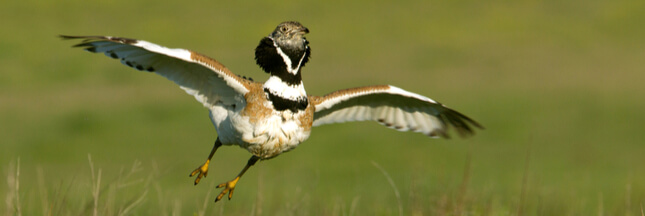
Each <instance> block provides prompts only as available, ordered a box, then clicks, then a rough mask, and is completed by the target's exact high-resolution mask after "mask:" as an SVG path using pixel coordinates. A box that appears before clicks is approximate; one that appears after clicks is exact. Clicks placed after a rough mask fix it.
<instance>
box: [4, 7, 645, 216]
mask: <svg viewBox="0 0 645 216" xmlns="http://www.w3.org/2000/svg"><path fill="white" fill-rule="evenodd" d="M285 20H298V21H300V22H301V23H303V24H304V25H305V26H307V27H308V28H309V29H310V30H311V33H310V34H309V35H308V36H307V38H308V39H309V41H310V42H311V44H310V45H311V47H312V52H313V53H312V59H311V61H310V63H309V64H308V65H307V66H306V67H305V68H304V70H303V79H304V82H305V84H306V87H307V92H308V93H309V94H313V95H323V94H326V93H329V92H331V91H333V90H336V89H341V88H348V87H354V86H361V85H370V84H392V85H395V86H399V87H402V88H404V89H406V90H409V91H413V92H416V93H419V94H422V95H426V96H428V97H430V98H433V99H435V100H438V101H441V102H442V103H444V104H446V105H448V106H450V107H452V108H454V109H456V110H459V111H460V112H462V113H464V114H467V115H468V116H470V117H472V118H473V119H475V120H477V121H479V122H480V123H482V124H483V125H484V126H485V127H486V129H485V130H483V131H478V133H477V135H476V136H474V137H470V138H468V139H460V138H457V136H456V134H455V136H453V137H455V138H453V139H451V140H439V139H429V138H427V137H425V136H423V135H421V134H415V133H401V132H397V131H394V130H390V129H387V128H385V127H382V126H380V125H378V124H375V123H372V122H361V123H348V124H338V125H328V126H322V127H320V128H315V129H314V131H313V133H312V136H311V137H310V139H309V140H308V141H307V142H305V143H303V144H302V145H301V146H300V147H298V148H297V149H296V150H294V151H292V152H289V153H287V154H284V155H281V156H280V157H277V158H275V159H272V160H269V161H263V162H260V163H259V164H257V165H256V166H255V167H253V168H252V169H251V170H250V171H249V172H248V173H247V174H246V175H245V176H244V178H242V180H241V181H240V183H239V184H238V187H237V188H236V190H235V196H234V197H233V200H231V201H228V200H225V201H222V202H220V203H217V204H214V203H212V202H213V199H214V196H215V195H216V194H217V193H219V191H220V190H219V189H214V187H213V186H214V185H216V184H219V183H221V182H224V181H227V180H230V179H231V178H232V177H234V176H235V175H236V174H237V173H238V172H239V170H240V169H241V168H242V166H243V165H244V164H245V163H246V160H247V159H248V157H249V156H250V154H248V153H247V152H246V151H245V150H243V149H240V148H237V147H228V148H222V149H220V150H219V151H218V152H217V153H216V155H215V157H214V161H213V163H212V166H211V169H210V173H209V176H208V177H207V178H205V179H203V180H202V182H201V183H200V184H199V185H197V186H193V183H192V181H193V178H188V174H189V173H190V172H191V171H192V170H193V169H194V168H196V167H197V166H198V165H200V164H201V163H203V161H204V159H205V158H206V156H207V155H208V152H209V150H210V148H211V146H212V143H213V141H214V140H215V138H216V136H217V134H216V132H215V130H214V128H213V126H212V125H211V123H210V121H209V119H208V117H207V116H208V111H207V110H206V109H205V108H203V107H202V106H201V105H200V104H199V103H197V102H196V101H195V100H194V99H193V98H192V97H191V96H188V95H186V94H185V93H184V92H183V91H182V90H180V89H179V88H178V87H177V86H175V85H174V83H172V82H169V81H167V80H165V79H164V78H162V77H160V76H155V75H152V74H148V73H141V72H137V71H135V70H132V69H130V68H128V67H124V66H123V65H121V64H119V62H117V61H114V60H111V59H109V58H105V57H104V56H102V55H93V54H89V53H86V52H82V50H80V49H72V48H70V46H71V45H73V44H74V43H76V41H63V40H61V39H59V38H57V37H56V36H57V35H59V34H70V35H112V36H124V37H131V38H138V39H145V40H148V41H151V42H154V43H158V44H161V45H164V46H168V47H181V48H186V49H191V50H194V51H198V52H201V53H204V54H207V55H209V56H211V57H213V58H216V59H218V60H219V61H220V62H222V63H223V64H224V65H226V66H227V67H228V68H229V69H231V70H232V71H233V72H234V73H238V74H243V75H246V76H252V77H253V78H255V80H259V81H263V80H265V79H266V78H267V75H265V74H264V73H263V72H262V71H261V70H260V69H259V68H258V67H257V66H256V65H255V62H254V60H253V54H254V52H253V49H254V48H255V46H256V45H257V43H258V42H259V40H260V39H261V38H262V37H263V36H266V35H267V34H268V33H270V32H271V31H272V30H273V29H274V28H275V26H276V25H277V24H278V23H280V22H282V21H285ZM0 23H2V32H3V33H1V34H0V65H1V68H2V69H1V70H0V138H1V139H0V149H1V150H0V165H1V168H2V173H3V177H2V179H0V183H1V184H0V185H1V187H0V194H1V195H2V197H4V198H5V202H3V203H4V204H3V205H0V214H7V215H16V214H19V213H21V214H23V215H50V214H51V215H89V214H91V213H93V212H94V211H95V210H96V211H97V212H98V213H99V214H101V215H113V214H119V213H125V214H137V215H201V214H207V215H212V214H215V215H218V214H232V215H240V214H243V215H397V214H399V213H400V211H401V212H402V213H403V214H404V215H642V212H643V210H642V209H643V207H642V206H643V204H644V203H645V168H644V164H645V146H644V144H645V132H644V131H643V129H644V128H645V115H644V114H643V110H645V99H644V97H645V85H644V84H643V83H645V28H643V26H645V1H638V0H618V1H596V0H591V1H556V0H547V1H531V0H525V1H500V0H493V1H485V2H482V1H474V0H464V1H441V0H439V1H380V0H377V1H356V2H349V1H334V0H332V1H324V2H323V1H288V0H287V1H276V2H264V1H257V2H256V1H166V2H160V1H78V0H77V1H35V0H26V1H9V2H5V3H3V6H2V7H0ZM88 155H91V159H92V162H91V163H90V162H89V161H88ZM374 163H376V164H378V165H380V167H382V169H383V170H384V171H386V172H387V173H388V174H389V176H390V177H391V179H392V182H393V183H394V185H395V186H394V187H393V186H392V185H391V184H390V183H389V182H388V178H387V177H386V176H385V175H384V174H383V173H382V172H381V170H379V169H378V168H377V166H375V165H374ZM18 164H19V167H17V166H18ZM91 166H92V167H93V171H92V169H91ZM18 170H19V173H18V172H17V171H18ZM99 170H100V176H99ZM93 177H94V180H93ZM99 177H100V178H99ZM98 180H100V182H99V181H98ZM17 184H18V185H17ZM96 185H98V187H96ZM96 188H98V191H99V194H100V195H98V196H97V199H95V198H93V195H92V193H93V192H96V191H95V190H94V189H96ZM395 188H396V190H397V191H398V192H399V194H400V196H398V197H397V196H396V195H395ZM95 201H96V203H95Z"/></svg>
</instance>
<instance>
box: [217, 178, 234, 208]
mask: <svg viewBox="0 0 645 216" xmlns="http://www.w3.org/2000/svg"><path fill="white" fill-rule="evenodd" d="M238 180H240V177H236V178H235V179H233V180H231V181H228V182H226V183H222V184H219V185H217V188H224V190H222V192H221V193H219V195H218V196H217V198H215V202H217V201H220V200H221V199H222V197H224V195H226V194H227V193H228V199H229V200H231V198H232V197H233V191H234V190H235V184H237V181H238Z"/></svg>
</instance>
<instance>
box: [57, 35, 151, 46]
mask: <svg viewBox="0 0 645 216" xmlns="http://www.w3.org/2000/svg"><path fill="white" fill-rule="evenodd" d="M58 37H60V38H62V39H64V40H69V39H84V40H83V43H89V42H92V41H101V40H107V41H113V42H118V43H122V44H136V43H137V42H139V40H137V39H132V38H125V37H112V36H96V35H94V36H73V35H58ZM79 45H80V44H79Z"/></svg>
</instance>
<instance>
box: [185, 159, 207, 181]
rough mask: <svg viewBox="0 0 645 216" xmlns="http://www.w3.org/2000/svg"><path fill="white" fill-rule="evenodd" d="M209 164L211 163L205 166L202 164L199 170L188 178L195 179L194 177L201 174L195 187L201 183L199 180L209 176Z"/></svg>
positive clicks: (196, 179)
mask: <svg viewBox="0 0 645 216" xmlns="http://www.w3.org/2000/svg"><path fill="white" fill-rule="evenodd" d="M209 162H210V161H206V163H204V164H202V165H201V166H199V167H197V169H195V170H194V171H193V172H192V173H190V175H189V176H188V177H193V176H194V175H197V174H199V175H197V177H196V178H195V185H197V183H199V180H201V179H202V177H206V176H207V175H208V163H209Z"/></svg>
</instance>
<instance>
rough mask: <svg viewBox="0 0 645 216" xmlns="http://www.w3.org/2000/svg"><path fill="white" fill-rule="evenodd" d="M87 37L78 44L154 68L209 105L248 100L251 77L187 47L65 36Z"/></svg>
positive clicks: (136, 65)
mask: <svg viewBox="0 0 645 216" xmlns="http://www.w3.org/2000/svg"><path fill="white" fill-rule="evenodd" d="M61 37H62V38H64V39H83V42H81V43H80V44H77V45H75V46H74V47H83V48H85V50H87V51H89V52H93V53H105V55H106V56H109V57H111V58H114V59H119V60H120V61H121V63H123V64H124V65H127V66H129V67H132V68H135V69H137V70H140V71H147V72H154V73H157V74H159V75H161V76H164V77H166V78H167V79H169V80H172V81H173V82H175V83H177V84H178V85H179V86H180V87H181V88H182V89H184V90H185V91H186V92H187V93H188V94H190V95H193V96H194V97H195V99H197V100H198V101H199V102H201V103H202V104H204V106H206V107H209V108H210V107H212V106H214V105H215V104H218V103H223V104H226V105H233V104H240V103H242V104H243V103H245V99H244V94H246V93H247V92H248V91H249V90H248V89H249V85H250V84H251V82H250V81H248V80H245V79H243V78H241V77H239V76H237V75H235V74H233V73H231V72H230V71H229V70H228V69H227V68H226V67H224V65H222V64H221V63H219V62H217V61H216V60H214V59H212V58H209V57H208V56H205V55H201V54H199V53H196V52H193V51H190V50H185V49H170V48H166V47H163V46H160V45H157V44H154V43H150V42H147V41H143V40H135V39H128V38H119V37H110V36H63V35H61Z"/></svg>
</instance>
